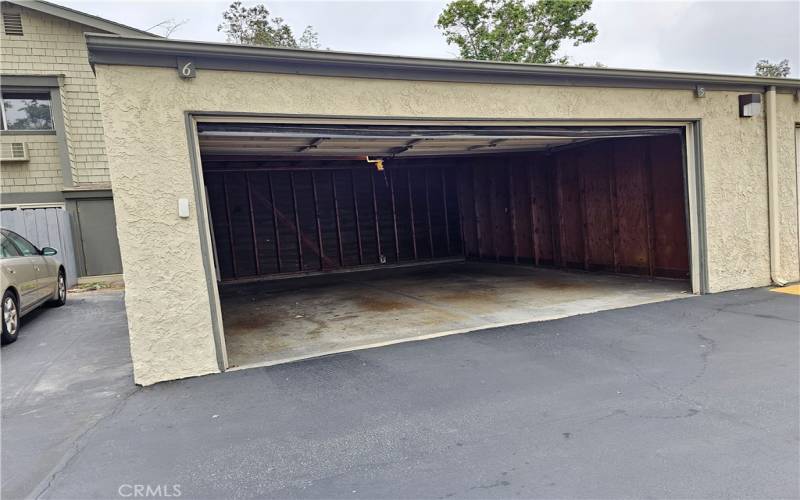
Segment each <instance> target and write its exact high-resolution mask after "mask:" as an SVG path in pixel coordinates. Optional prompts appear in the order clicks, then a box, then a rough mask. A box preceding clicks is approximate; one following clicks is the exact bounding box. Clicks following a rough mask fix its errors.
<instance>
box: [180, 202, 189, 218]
mask: <svg viewBox="0 0 800 500" xmlns="http://www.w3.org/2000/svg"><path fill="white" fill-rule="evenodd" d="M178 217H180V218H182V219H188V218H189V200H188V199H187V198H179V199H178Z"/></svg>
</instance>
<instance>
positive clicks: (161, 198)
mask: <svg viewBox="0 0 800 500" xmlns="http://www.w3.org/2000/svg"><path fill="white" fill-rule="evenodd" d="M97 79H98V89H99V93H100V98H101V107H102V110H103V121H104V127H105V130H106V134H107V137H108V155H109V162H110V167H111V177H112V182H113V184H114V192H115V197H114V201H115V206H116V211H117V219H118V225H117V226H118V232H119V239H120V246H121V249H122V261H123V267H124V268H125V282H126V286H127V294H126V301H127V308H128V320H129V323H130V325H129V326H130V335H131V350H132V355H133V362H134V373H135V378H136V381H137V382H138V383H141V384H149V383H154V382H157V381H160V380H167V379H173V378H178V377H183V376H188V375H198V374H202V373H208V372H212V371H216V370H217V367H216V362H215V355H214V347H213V341H212V333H211V332H212V329H211V315H210V312H209V297H208V292H207V290H206V283H205V281H204V273H203V257H202V255H201V250H200V240H199V236H198V234H199V233H198V227H197V220H196V213H192V216H191V218H190V219H189V220H180V219H178V217H177V211H176V206H177V199H178V198H179V197H186V198H189V199H192V200H193V199H194V197H193V186H192V174H191V169H190V159H189V151H188V143H187V136H186V127H185V123H184V112H185V111H215V112H250V113H252V112H261V113H292V114H317V115H362V116H376V117H384V116H395V117H452V118H472V117H478V118H503V119H543V118H555V119H598V120H602V119H667V118H672V119H696V118H700V119H701V120H702V129H703V130H702V132H703V161H704V174H705V183H706V194H705V197H706V200H707V204H706V213H707V223H708V228H707V240H708V265H709V268H710V276H709V285H710V288H711V290H712V291H722V290H730V289H737V288H746V287H755V286H763V285H767V284H769V283H770V275H769V246H768V233H769V229H768V218H767V171H766V140H765V120H764V118H763V117H762V118H758V119H741V118H739V117H738V102H737V95H738V94H737V93H734V92H708V93H707V97H705V98H703V99H697V98H695V97H694V96H693V93H692V92H691V91H681V90H646V89H599V88H585V87H584V88H578V87H573V88H563V87H544V86H521V85H486V84H467V83H464V84H459V83H438V82H407V81H392V80H369V79H348V78H331V77H309V76H298V75H272V74H263V73H245V72H220V71H210V70H202V69H201V70H199V71H198V75H197V78H196V79H194V80H188V81H186V80H181V79H180V78H178V75H177V71H176V70H175V69H165V68H141V67H125V66H105V65H98V66H97ZM781 99H782V100H781V107H782V108H784V109H783V110H782V119H781V126H782V127H783V128H787V130H785V131H783V133H782V135H781V137H780V141H781V151H782V152H781V156H782V160H781V162H782V163H781V169H782V170H781V175H782V176H783V177H786V178H783V177H782V180H781V185H782V195H785V198H786V199H785V200H782V201H781V205H782V206H783V207H784V208H787V214H786V215H785V216H784V217H782V219H781V222H782V224H783V226H784V227H785V230H784V231H783V235H784V237H785V241H784V242H783V244H782V250H783V251H784V252H785V257H784V261H783V265H784V268H785V269H784V270H785V272H786V273H787V274H786V276H787V277H788V278H790V279H795V280H796V279H798V263H797V248H796V242H797V238H796V231H797V228H796V225H797V223H796V215H795V216H792V215H790V214H789V211H788V207H789V206H790V205H792V204H794V205H795V206H796V203H797V201H796V194H795V193H794V191H795V188H794V187H792V186H794V185H795V184H794V179H795V177H794V175H795V174H794V170H793V169H792V168H790V167H791V165H790V161H792V160H789V159H786V158H783V157H784V156H785V155H788V154H789V153H788V152H790V151H792V148H793V144H794V142H793V141H794V139H793V135H791V134H790V132H789V131H788V127H789V122H791V120H793V119H794V118H792V116H794V117H796V116H797V115H798V113H800V104H798V103H797V102H795V101H793V100H791V98H789V99H785V98H783V97H782V98H781ZM784 113H786V114H785V115H784ZM790 137H791V138H790ZM792 157H793V153H792ZM790 170H791V173H790ZM788 176H790V177H791V179H789V178H788ZM193 208H194V207H193ZM795 213H796V210H795ZM792 234H795V237H794V239H793V240H792V239H791V235H792ZM793 242H794V243H793ZM793 245H794V247H792V246H793Z"/></svg>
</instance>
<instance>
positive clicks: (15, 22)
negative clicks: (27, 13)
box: [3, 13, 23, 36]
mask: <svg viewBox="0 0 800 500" xmlns="http://www.w3.org/2000/svg"><path fill="white" fill-rule="evenodd" d="M3 31H4V32H5V34H6V35H12V36H22V35H23V33H22V16H21V15H20V14H10V13H6V14H3Z"/></svg>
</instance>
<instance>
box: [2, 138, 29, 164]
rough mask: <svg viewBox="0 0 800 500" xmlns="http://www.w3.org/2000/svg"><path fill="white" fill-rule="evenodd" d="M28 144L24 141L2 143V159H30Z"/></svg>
mask: <svg viewBox="0 0 800 500" xmlns="http://www.w3.org/2000/svg"><path fill="white" fill-rule="evenodd" d="M28 160H30V157H28V145H27V144H26V143H24V142H7V143H3V144H0V161H3V162H6V161H28Z"/></svg>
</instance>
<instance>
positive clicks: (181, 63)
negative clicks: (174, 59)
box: [178, 57, 197, 79]
mask: <svg viewBox="0 0 800 500" xmlns="http://www.w3.org/2000/svg"><path fill="white" fill-rule="evenodd" d="M178 76H180V77H181V78H183V79H187V78H194V77H196V76H197V71H196V70H195V67H194V61H193V60H191V59H186V58H181V57H179V58H178Z"/></svg>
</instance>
